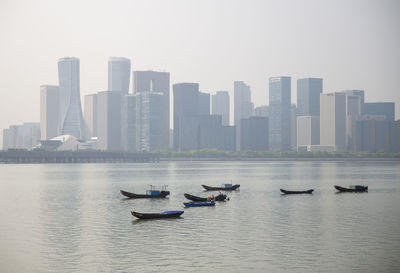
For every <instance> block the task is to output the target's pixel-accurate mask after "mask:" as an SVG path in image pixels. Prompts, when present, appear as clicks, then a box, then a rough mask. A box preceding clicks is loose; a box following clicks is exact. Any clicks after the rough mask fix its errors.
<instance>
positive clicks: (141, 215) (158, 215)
mask: <svg viewBox="0 0 400 273" xmlns="http://www.w3.org/2000/svg"><path fill="white" fill-rule="evenodd" d="M182 213H184V211H183V210H167V211H164V212H161V213H141V212H137V211H131V214H132V215H133V216H135V217H137V218H139V219H163V218H177V217H179V216H181V215H182Z"/></svg>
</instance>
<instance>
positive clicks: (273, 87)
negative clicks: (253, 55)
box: [269, 77, 291, 151]
mask: <svg viewBox="0 0 400 273" xmlns="http://www.w3.org/2000/svg"><path fill="white" fill-rule="evenodd" d="M290 106H291V78H290V77H272V78H270V79H269V149H270V150H273V151H287V150H290V148H291V147H290V146H291V145H290V119H291V117H290Z"/></svg>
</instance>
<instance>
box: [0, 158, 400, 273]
mask: <svg viewBox="0 0 400 273" xmlns="http://www.w3.org/2000/svg"><path fill="white" fill-rule="evenodd" d="M221 183H233V184H240V185H241V186H240V190H238V191H235V192H231V193H228V195H229V197H230V201H227V202H223V203H217V205H216V206H215V207H201V208H183V204H182V203H183V202H184V201H185V198H184V196H183V193H185V192H188V193H191V194H194V195H201V196H206V195H207V193H206V192H203V190H202V187H201V184H207V185H220V184H221ZM148 184H168V185H169V190H170V191H171V195H170V197H169V198H167V199H165V200H149V199H145V200H133V199H128V200H127V199H124V198H123V197H122V196H121V195H120V193H119V190H120V189H124V190H127V191H131V192H136V193H144V192H145V190H146V188H147V185H148ZM351 184H362V185H368V186H369V192H368V193H342V194H337V193H335V190H334V188H333V186H334V185H343V186H347V185H351ZM280 188H284V189H292V190H303V189H310V188H313V189H314V190H315V191H314V194H312V195H289V196H285V195H281V194H280V192H279V189H280ZM133 209H134V210H136V211H140V212H160V211H164V210H184V211H185V213H184V214H183V215H182V217H181V218H178V219H166V220H138V219H136V218H134V217H133V216H132V215H131V214H130V211H131V210H133ZM0 221H1V222H0V272H396V271H397V272H398V270H399V268H400V261H399V259H400V163H399V162H321V163H319V162H302V161H299V162H190V161H188V162H160V163H139V164H42V165H40V164H38V165H0Z"/></svg>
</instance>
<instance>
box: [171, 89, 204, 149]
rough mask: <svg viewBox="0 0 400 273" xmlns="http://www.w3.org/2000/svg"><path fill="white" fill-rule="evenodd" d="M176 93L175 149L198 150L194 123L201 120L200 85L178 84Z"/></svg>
mask: <svg viewBox="0 0 400 273" xmlns="http://www.w3.org/2000/svg"><path fill="white" fill-rule="evenodd" d="M173 91H174V149H176V150H178V151H182V150H190V149H197V145H196V143H195V142H193V141H191V140H193V138H194V137H195V134H196V131H195V130H196V128H194V127H193V126H194V123H195V122H196V120H197V123H198V118H199V84H198V83H177V84H174V85H173Z"/></svg>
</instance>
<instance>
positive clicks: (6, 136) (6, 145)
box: [3, 129, 10, 151]
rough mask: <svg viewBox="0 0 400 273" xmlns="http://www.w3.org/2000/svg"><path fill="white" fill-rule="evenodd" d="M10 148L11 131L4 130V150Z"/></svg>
mask: <svg viewBox="0 0 400 273" xmlns="http://www.w3.org/2000/svg"><path fill="white" fill-rule="evenodd" d="M9 147H10V129H3V150H4V151H5V150H8V148H9Z"/></svg>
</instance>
